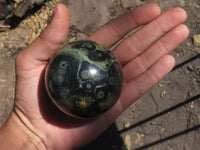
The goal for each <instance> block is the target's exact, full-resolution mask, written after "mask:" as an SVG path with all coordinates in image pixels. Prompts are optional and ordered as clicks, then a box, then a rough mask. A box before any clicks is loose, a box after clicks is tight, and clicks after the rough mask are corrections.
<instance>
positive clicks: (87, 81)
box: [45, 41, 123, 118]
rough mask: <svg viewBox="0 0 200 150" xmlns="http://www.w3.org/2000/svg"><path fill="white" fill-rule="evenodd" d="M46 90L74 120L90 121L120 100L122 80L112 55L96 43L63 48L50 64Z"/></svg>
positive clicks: (91, 42) (79, 42)
mask: <svg viewBox="0 0 200 150" xmlns="http://www.w3.org/2000/svg"><path fill="white" fill-rule="evenodd" d="M45 82H46V88H47V92H48V94H49V96H50V97H51V99H52V101H53V102H54V103H55V105H56V106H57V107H58V108H59V109H60V110H62V111H63V112H65V113H66V114H69V115H71V116H73V117H78V118H90V117H95V116H97V115H99V114H101V113H103V112H106V111H107V110H109V109H110V108H111V107H112V106H113V105H114V104H115V103H116V102H117V100H118V98H119V96H120V93H121V88H122V82H123V77H122V73H121V69H120V65H119V63H118V61H117V60H116V58H115V57H114V55H113V53H112V52H111V51H110V50H109V49H107V48H105V47H104V46H103V45H101V44H99V43H96V42H93V41H77V42H74V43H70V44H69V45H68V47H63V48H61V49H60V50H59V51H58V52H57V53H56V54H55V56H54V57H53V58H52V59H51V60H50V62H49V64H48V67H47V69H46V76H45Z"/></svg>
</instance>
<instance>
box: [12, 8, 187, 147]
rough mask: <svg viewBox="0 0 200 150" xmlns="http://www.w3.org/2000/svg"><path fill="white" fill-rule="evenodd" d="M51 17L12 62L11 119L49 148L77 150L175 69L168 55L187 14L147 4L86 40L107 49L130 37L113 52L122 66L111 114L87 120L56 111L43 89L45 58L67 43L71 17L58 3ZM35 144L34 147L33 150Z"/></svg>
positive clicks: (181, 36)
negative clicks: (14, 92) (12, 115)
mask: <svg viewBox="0 0 200 150" xmlns="http://www.w3.org/2000/svg"><path fill="white" fill-rule="evenodd" d="M56 8H57V9H56V12H55V13H54V17H53V19H52V21H51V23H50V24H49V26H48V27H47V28H46V29H45V31H43V33H42V34H41V35H40V36H39V37H38V38H37V39H36V40H34V41H33V43H32V44H31V45H30V46H29V47H28V48H27V49H25V50H23V51H22V52H21V53H20V54H19V55H18V56H17V58H16V77H17V81H16V95H15V107H14V112H13V113H14V114H15V115H14V116H16V117H17V118H18V119H19V120H20V122H22V124H23V126H24V128H27V129H28V130H30V131H31V134H33V135H34V137H35V138H36V139H37V142H38V141H40V142H41V143H42V146H43V148H47V149H59V150H60V149H75V148H79V147H82V146H84V145H86V144H88V143H89V142H91V141H92V140H94V139H95V138H96V137H97V136H99V135H100V134H101V133H102V132H103V131H104V130H105V129H106V128H107V127H108V126H109V125H110V124H111V123H112V122H113V121H114V120H115V119H116V118H117V117H118V116H119V115H120V114H121V113H122V112H123V111H124V110H125V109H126V108H127V107H128V106H129V105H130V104H132V103H133V102H134V101H136V100H137V99H138V98H139V97H141V96H142V95H143V94H144V93H146V92H147V91H148V90H149V89H150V88H151V87H152V86H154V85H155V84H156V83H157V82H158V81H159V80H161V79H162V78H163V77H164V76H165V75H166V74H168V73H169V72H170V70H171V69H172V68H173V66H174V64H175V61H174V58H173V57H172V56H170V55H169V53H170V52H171V51H172V50H173V49H175V48H176V47H177V46H178V45H179V44H180V43H182V42H183V41H184V40H185V39H186V38H187V36H188V33H189V31H188V28H187V27H186V26H185V25H183V24H182V23H183V22H184V21H185V20H186V17H187V15H186V12H185V11H184V10H183V9H181V8H175V9H172V10H170V11H168V12H166V13H164V14H162V15H160V13H161V11H160V8H159V7H158V6H156V5H154V4H149V5H145V6H141V7H139V8H136V9H135V10H132V11H130V12H129V13H126V14H124V15H122V16H120V17H119V18H117V19H114V20H112V21H110V22H109V23H107V24H105V25H104V26H102V27H101V28H99V29H98V30H97V31H96V32H94V33H93V34H92V35H91V36H89V37H88V38H87V40H93V41H96V42H99V43H101V44H103V45H104V46H106V47H108V48H110V47H112V46H113V45H115V44H116V43H117V42H118V41H119V40H121V39H122V38H123V37H124V36H125V35H126V34H127V33H128V32H130V31H131V30H133V29H136V28H137V27H140V26H142V25H145V26H144V27H142V28H140V29H139V30H138V31H136V32H135V33H134V34H132V35H130V36H129V37H128V38H126V39H125V40H124V41H123V42H121V43H120V44H119V45H118V46H117V47H115V48H114V50H113V53H114V55H115V56H116V57H117V59H118V60H119V62H120V63H121V66H122V72H123V76H124V83H123V89H122V92H121V96H120V98H119V100H118V102H117V103H116V104H115V105H114V107H113V108H111V110H109V111H108V112H106V113H105V114H103V115H100V116H98V117H97V118H95V119H91V120H77V119H73V118H71V117H69V116H67V115H65V114H64V113H62V112H60V111H59V110H58V109H57V108H56V107H55V106H54V105H53V103H52V102H51V100H50V99H49V97H48V95H47V93H46V90H45V87H44V70H45V68H46V65H47V64H48V61H49V59H50V58H51V57H52V56H53V55H54V54H55V52H56V51H57V50H58V49H59V48H60V47H61V46H62V44H63V43H64V41H65V40H66V37H67V33H68V28H69V13H68V11H67V9H66V7H65V6H64V5H62V4H59V5H57V7H56ZM37 142H35V143H34V141H33V143H34V144H35V145H36V147H37Z"/></svg>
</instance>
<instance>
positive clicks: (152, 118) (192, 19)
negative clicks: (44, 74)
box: [0, 0, 200, 150]
mask: <svg viewBox="0 0 200 150" xmlns="http://www.w3.org/2000/svg"><path fill="white" fill-rule="evenodd" d="M1 1H3V0H1ZM21 1H22V0H15V3H16V4H22V3H21ZM29 2H30V0H29ZM35 2H38V3H36V4H34V5H33V3H30V4H31V6H29V3H27V4H26V7H24V8H23V7H22V5H13V7H14V8H15V10H16V11H14V12H12V13H10V14H9V16H7V17H5V19H4V20H1V21H0V95H1V99H0V126H2V124H3V123H4V122H5V121H6V119H7V118H8V116H9V114H10V112H11V111H12V108H13V104H14V87H15V57H16V55H17V54H18V53H19V52H20V51H21V50H23V49H24V48H26V47H27V46H28V45H29V44H30V43H31V41H33V39H35V38H36V37H37V36H38V35H39V33H40V32H41V31H42V30H43V29H44V28H45V27H46V25H47V24H48V22H49V20H50V19H51V16H52V12H53V8H54V7H55V5H56V4H57V3H59V2H61V0H51V1H45V2H44V1H35ZM62 2H63V3H64V4H66V6H67V7H68V8H69V12H70V16H71V25H70V32H69V36H68V39H67V41H66V42H69V41H70V42H71V41H75V40H80V39H84V38H86V37H87V36H88V35H89V34H91V33H92V32H93V31H94V30H96V29H97V28H98V27H100V26H101V25H103V24H104V23H106V22H107V21H109V20H111V19H112V18H115V17H117V16H119V15H120V14H122V13H124V12H126V11H128V10H130V9H133V8H135V7H138V6H141V5H144V4H147V3H155V4H158V5H159V6H160V7H161V9H162V12H165V11H167V10H169V9H171V8H174V7H182V8H184V9H185V10H186V11H187V13H188V19H187V21H186V23H185V24H186V25H187V26H188V27H189V29H190V36H189V38H188V39H187V40H186V41H185V42H184V43H183V44H181V45H180V46H179V47H178V48H177V49H175V51H174V52H172V55H173V56H174V57H175V59H176V66H175V68H174V69H173V70H172V71H171V73H170V74H169V75H167V76H166V77H165V78H164V79H163V80H162V81H160V83H158V84H157V85H156V86H155V87H153V88H152V89H151V90H150V91H149V92H148V93H147V94H145V95H144V96H142V97H141V98H140V99H139V100H138V101H137V102H135V103H134V104H132V105H131V106H130V107H129V108H128V109H127V110H126V111H125V112H124V113H123V114H122V115H121V116H120V117H119V118H118V119H117V120H116V121H115V123H113V125H112V126H111V127H110V128H108V129H107V130H106V131H105V132H104V133H103V134H102V135H101V136H100V137H99V138H98V139H96V140H95V141H94V142H92V143H91V144H90V145H88V146H86V147H85V148H83V149H84V150H92V149H95V150H128V149H133V150H142V149H145V150H157V149H158V150H199V149H200V142H199V141H200V59H199V57H200V36H199V35H200V25H199V24H200V1H199V0H146V1H144V0H134V1H133V0H95V1H94V0H81V1H80V0H62ZM19 6H20V7H22V8H23V9H24V10H23V11H19V10H20V9H19ZM23 6H24V5H23ZM80 12H81V13H80ZM91 12H92V13H91ZM16 14H20V15H21V16H20V17H19V16H17V15H16Z"/></svg>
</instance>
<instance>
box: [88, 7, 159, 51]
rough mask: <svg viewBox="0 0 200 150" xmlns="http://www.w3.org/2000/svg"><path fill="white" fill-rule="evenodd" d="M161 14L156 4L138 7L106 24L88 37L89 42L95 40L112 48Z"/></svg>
mask: <svg viewBox="0 0 200 150" xmlns="http://www.w3.org/2000/svg"><path fill="white" fill-rule="evenodd" d="M160 12H161V10H160V8H159V7H158V6H157V5H155V4H148V5H144V6H141V7H138V8H136V9H134V10H132V11H130V12H128V13H126V14H124V15H122V16H120V17H119V18H117V19H114V20H112V21H110V22H109V23H106V24H105V25H104V26H103V27H101V28H100V29H98V30H97V31H96V32H94V33H93V34H92V35H91V36H90V37H88V40H94V41H96V42H99V43H102V44H103V45H104V46H106V47H111V46H112V45H114V44H115V43H116V42H117V41H119V40H120V39H121V38H123V37H124V36H125V35H126V34H127V33H128V32H130V31H131V30H133V29H135V28H137V27H138V26H141V25H144V24H147V23H148V22H150V21H151V20H153V19H155V18H156V17H157V16H158V15H160Z"/></svg>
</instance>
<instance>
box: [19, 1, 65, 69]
mask: <svg viewBox="0 0 200 150" xmlns="http://www.w3.org/2000/svg"><path fill="white" fill-rule="evenodd" d="M68 29H69V12H68V10H67V8H66V7H65V5H63V4H58V5H57V6H56V8H55V10H54V16H53V19H52V21H51V23H50V24H49V25H48V26H47V27H46V29H45V30H44V31H43V32H42V33H41V34H40V35H39V36H38V37H37V38H36V39H35V40H34V41H33V42H32V43H31V45H30V46H29V47H28V48H26V49H25V50H23V51H22V52H21V53H20V54H19V55H18V57H17V60H16V61H17V62H16V63H18V64H20V65H26V64H27V65H28V66H27V67H30V66H37V65H40V64H41V63H42V62H44V61H48V60H49V59H50V58H51V57H52V56H53V55H54V54H55V52H56V51H57V50H58V49H59V48H60V47H61V46H62V44H63V43H64V42H65V40H66V38H67V34H68ZM19 57H20V58H19ZM30 63H32V64H30ZM24 67H25V66H24ZM27 67H25V68H26V69H30V68H27ZM25 68H24V69H25Z"/></svg>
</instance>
